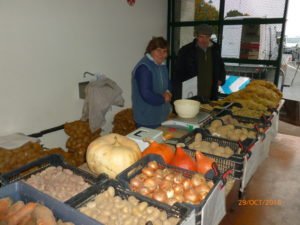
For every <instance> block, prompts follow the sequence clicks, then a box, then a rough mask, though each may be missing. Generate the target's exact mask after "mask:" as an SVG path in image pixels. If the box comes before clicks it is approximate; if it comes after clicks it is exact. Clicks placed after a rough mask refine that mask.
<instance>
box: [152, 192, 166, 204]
mask: <svg viewBox="0 0 300 225" xmlns="http://www.w3.org/2000/svg"><path fill="white" fill-rule="evenodd" d="M152 198H153V199H155V200H157V201H160V202H167V200H168V198H167V195H166V193H165V192H164V191H161V190H158V191H156V192H154V193H153V196H152Z"/></svg>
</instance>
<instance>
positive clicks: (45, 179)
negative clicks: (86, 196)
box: [25, 166, 91, 202]
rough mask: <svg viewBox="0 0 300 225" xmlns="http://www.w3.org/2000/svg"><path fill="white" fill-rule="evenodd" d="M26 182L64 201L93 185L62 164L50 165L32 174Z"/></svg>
mask: <svg viewBox="0 0 300 225" xmlns="http://www.w3.org/2000/svg"><path fill="white" fill-rule="evenodd" d="M25 182H26V183H27V184H29V185H31V186H33V187H34V188H36V189H38V190H40V191H41V192H44V193H46V194H48V195H50V196H52V197H53V198H56V199H57V200H59V201H62V202H65V201H67V200H69V199H70V198H72V197H73V196H75V195H77V194H78V193H80V192H82V191H84V190H85V189H87V188H88V187H90V186H91V185H90V184H89V183H87V182H85V181H84V179H83V177H82V176H79V175H77V174H74V173H73V171H72V170H70V169H64V168H62V167H61V166H58V167H54V166H50V167H48V168H46V169H45V170H43V171H42V172H39V173H36V174H33V175H31V176H30V177H29V178H28V179H27V180H25Z"/></svg>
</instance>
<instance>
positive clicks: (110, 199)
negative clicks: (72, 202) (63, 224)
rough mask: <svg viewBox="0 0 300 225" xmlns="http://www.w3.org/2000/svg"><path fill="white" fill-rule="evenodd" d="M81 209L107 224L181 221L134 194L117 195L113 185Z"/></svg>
mask: <svg viewBox="0 0 300 225" xmlns="http://www.w3.org/2000/svg"><path fill="white" fill-rule="evenodd" d="M79 211H80V212H82V213H84V214H86V215H87V216H90V217H92V218H93V219H95V220H97V221H99V222H100V223H102V224H105V225H142V224H148V223H149V224H153V225H156V224H160V225H175V224H177V223H178V222H179V218H175V217H170V218H168V216H167V213H166V212H165V211H161V210H159V209H157V208H155V207H153V206H149V205H148V203H147V202H140V201H139V200H138V199H136V198H135V197H134V196H129V197H128V199H127V200H126V199H122V198H121V197H119V196H116V195H115V189H114V188H113V187H111V186H110V187H109V188H108V189H107V190H106V191H105V192H103V193H101V194H99V195H97V196H96V197H95V198H94V199H93V200H91V201H89V202H87V203H86V204H85V206H83V207H80V208H79Z"/></svg>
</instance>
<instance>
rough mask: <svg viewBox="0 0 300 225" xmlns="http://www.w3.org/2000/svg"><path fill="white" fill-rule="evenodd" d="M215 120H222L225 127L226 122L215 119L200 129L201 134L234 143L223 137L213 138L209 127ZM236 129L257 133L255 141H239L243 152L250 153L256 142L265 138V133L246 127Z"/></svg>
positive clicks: (248, 139)
mask: <svg viewBox="0 0 300 225" xmlns="http://www.w3.org/2000/svg"><path fill="white" fill-rule="evenodd" d="M214 120H220V121H221V123H222V124H223V125H225V124H224V122H223V120H221V119H213V120H210V121H208V122H207V123H205V124H203V126H201V128H200V129H201V130H202V131H201V132H202V133H203V134H205V135H206V136H211V137H217V138H219V139H223V140H228V141H233V140H230V139H226V138H222V137H218V136H213V135H212V134H211V133H210V131H209V130H208V127H209V125H210V124H211V123H212V122H213V121H214ZM234 127H235V128H238V129H246V130H248V131H254V132H255V133H256V138H255V139H251V138H247V139H245V140H243V141H237V142H238V143H241V145H242V148H243V150H245V151H248V150H249V149H250V148H251V147H252V146H253V145H254V144H255V142H257V140H258V139H259V138H260V137H262V138H264V133H261V132H258V131H257V130H256V129H251V128H246V127H240V126H234ZM198 129H199V128H198ZM195 130H197V129H195Z"/></svg>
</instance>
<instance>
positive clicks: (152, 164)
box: [148, 161, 158, 170]
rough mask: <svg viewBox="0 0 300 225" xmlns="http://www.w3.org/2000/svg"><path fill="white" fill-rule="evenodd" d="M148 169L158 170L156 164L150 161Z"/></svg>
mask: <svg viewBox="0 0 300 225" xmlns="http://www.w3.org/2000/svg"><path fill="white" fill-rule="evenodd" d="M148 168H150V169H152V170H157V169H158V164H157V162H156V161H152V162H149V163H148Z"/></svg>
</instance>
